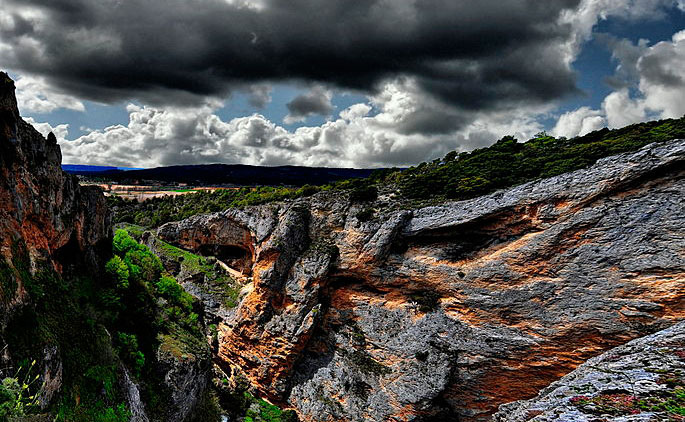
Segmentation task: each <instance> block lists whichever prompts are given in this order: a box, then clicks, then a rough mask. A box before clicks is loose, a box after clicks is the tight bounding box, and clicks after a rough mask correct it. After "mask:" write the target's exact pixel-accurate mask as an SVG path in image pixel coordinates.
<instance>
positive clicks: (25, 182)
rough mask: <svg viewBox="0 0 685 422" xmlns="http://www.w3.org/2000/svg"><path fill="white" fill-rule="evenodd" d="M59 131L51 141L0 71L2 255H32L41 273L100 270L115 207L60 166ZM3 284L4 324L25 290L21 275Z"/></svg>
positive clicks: (0, 308) (0, 307)
mask: <svg viewBox="0 0 685 422" xmlns="http://www.w3.org/2000/svg"><path fill="white" fill-rule="evenodd" d="M61 162H62V154H61V152H60V148H59V146H58V145H57V140H56V139H55V136H54V135H52V134H50V136H48V138H47V139H45V138H44V137H43V136H42V135H41V134H40V133H38V131H36V130H35V129H34V128H33V126H31V125H30V124H28V123H26V122H25V121H24V120H22V119H21V117H20V116H19V110H18V109H17V101H16V98H15V96H14V82H12V80H11V79H10V78H9V77H8V76H7V74H5V73H2V72H0V260H4V261H8V262H11V261H12V260H16V259H17V256H16V255H18V253H20V252H21V253H22V254H27V255H28V257H29V260H30V262H29V267H30V269H31V271H32V272H35V271H36V270H37V269H38V268H39V267H46V266H47V267H48V268H51V269H54V270H55V271H57V272H59V273H64V272H68V271H69V270H70V268H72V267H74V266H81V265H85V266H87V267H90V268H95V267H96V266H97V264H98V261H99V259H100V256H101V255H102V254H101V252H102V251H103V250H107V248H108V243H109V240H110V238H111V223H110V219H111V217H110V213H109V211H108V209H107V204H106V201H105V198H104V196H103V195H102V193H101V192H100V190H99V189H97V188H88V187H82V186H79V183H78V179H77V178H76V177H75V176H70V175H68V174H66V173H64V172H63V171H62V169H61V167H60V165H61ZM3 280H4V283H6V284H4V285H2V286H0V299H1V300H0V330H1V329H2V328H4V325H5V323H6V322H7V318H8V317H9V316H10V315H11V310H12V309H13V308H15V307H18V306H21V305H22V304H23V303H24V301H25V299H26V290H25V289H24V286H23V285H22V280H21V278H20V277H17V278H16V279H13V280H10V277H9V276H8V277H7V278H6V279H3Z"/></svg>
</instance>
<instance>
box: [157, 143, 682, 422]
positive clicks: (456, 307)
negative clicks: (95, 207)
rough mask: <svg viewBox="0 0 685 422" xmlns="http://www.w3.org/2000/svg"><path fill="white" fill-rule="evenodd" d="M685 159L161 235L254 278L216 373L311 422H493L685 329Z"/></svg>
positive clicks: (223, 220)
mask: <svg viewBox="0 0 685 422" xmlns="http://www.w3.org/2000/svg"><path fill="white" fill-rule="evenodd" d="M684 164H685V141H682V140H676V141H672V142H669V143H667V144H661V145H651V146H648V147H645V148H644V149H642V150H640V151H638V152H634V153H627V154H623V155H619V156H615V157H609V158H606V159H603V160H600V161H599V162H598V163H596V165H594V166H593V167H591V168H589V169H585V170H579V171H576V172H573V173H568V174H564V175H561V176H558V177H554V178H550V179H545V180H541V181H536V182H531V183H527V184H524V185H521V186H518V187H515V188H512V189H508V190H504V191H500V192H496V193H494V194H491V195H488V196H485V197H481V198H476V199H473V200H469V201H461V202H452V203H446V204H443V205H440V206H435V207H428V208H423V209H417V210H403V209H400V207H399V206H398V205H397V204H396V203H395V202H393V200H392V199H391V198H382V199H380V200H378V201H375V202H372V203H350V201H349V199H348V197H347V196H346V195H345V194H342V193H330V192H328V193H321V194H317V195H315V196H313V197H310V198H305V199H300V200H297V201H293V202H289V203H281V204H269V205H263V206H256V207H249V208H247V209H244V210H233V209H232V210H228V211H225V212H222V213H217V214H212V215H202V216H196V217H192V218H190V219H188V220H185V221H182V222H178V223H169V224H167V225H164V226H162V227H161V228H160V229H159V231H158V235H159V237H160V238H162V239H164V240H166V241H169V242H171V243H174V244H176V245H179V246H181V247H183V248H186V249H190V250H193V251H197V252H203V251H205V252H212V254H213V255H221V254H220V253H219V254H217V251H219V252H221V251H223V254H224V259H225V262H227V263H228V264H229V265H231V266H233V267H234V268H235V269H236V270H237V271H240V272H241V273H242V274H244V280H243V282H244V287H243V291H242V295H241V301H240V304H239V306H238V307H237V309H235V310H233V311H231V312H227V313H225V315H227V316H226V318H225V319H224V320H223V321H222V322H221V324H220V326H219V349H218V358H219V361H220V362H221V365H222V366H223V367H224V368H225V369H226V370H227V371H226V372H227V373H233V374H236V373H240V374H243V375H244V376H245V377H247V379H248V380H249V382H250V383H251V384H252V385H253V386H254V387H255V388H257V389H258V390H259V391H260V392H261V394H263V395H264V396H265V397H267V398H269V399H270V400H272V401H274V402H276V403H279V404H281V405H285V406H292V407H294V408H295V409H296V410H297V412H298V413H299V415H300V417H301V418H302V419H303V420H305V421H340V420H345V421H368V420H378V421H421V420H425V421H429V420H441V421H457V420H459V421H481V420H482V421H486V420H491V419H492V415H493V413H495V411H496V410H497V408H498V406H499V405H501V404H503V403H508V402H512V401H516V400H521V399H528V398H531V397H534V396H536V395H537V394H538V391H539V390H540V389H542V388H543V387H546V386H547V385H549V384H550V383H551V382H553V381H555V380H558V379H559V378H560V377H562V376H563V375H565V374H567V373H569V372H570V371H572V370H573V369H575V368H576V367H577V366H578V365H580V364H581V363H582V362H584V361H586V360H588V359H589V358H591V357H594V356H597V355H599V354H601V353H602V352H604V351H606V350H608V349H611V348H613V347H615V346H618V345H621V344H624V343H626V342H628V341H630V340H632V339H635V338H638V337H642V336H644V335H647V334H650V333H653V332H656V331H659V330H662V329H664V328H667V327H669V326H670V325H672V324H674V323H675V322H677V321H679V320H681V319H683V317H685V306H684V304H685V302H684V300H683V298H684V297H685V209H684V207H683V205H682V204H683V203H685V182H684V180H683V175H684V174H685V170H684V169H685V165H684ZM368 208H373V209H374V217H373V218H372V219H371V220H370V221H365V222H362V221H359V220H358V218H357V215H358V214H359V212H360V211H362V210H365V209H368ZM220 259H221V257H220Z"/></svg>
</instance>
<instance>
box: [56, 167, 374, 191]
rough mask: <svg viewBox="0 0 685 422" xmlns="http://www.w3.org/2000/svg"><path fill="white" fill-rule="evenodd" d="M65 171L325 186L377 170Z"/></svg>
mask: <svg viewBox="0 0 685 422" xmlns="http://www.w3.org/2000/svg"><path fill="white" fill-rule="evenodd" d="M63 168H64V170H65V171H67V172H69V173H72V174H78V175H82V176H88V177H97V178H103V179H107V180H110V181H115V182H126V183H129V182H136V181H144V180H147V181H158V182H164V183H187V184H189V185H199V186H201V185H213V186H217V185H237V186H253V185H269V186H280V185H284V186H304V185H306V184H309V185H325V184H328V183H331V182H335V181H338V180H344V179H354V178H364V177H369V176H370V175H371V173H372V172H373V169H349V168H326V167H298V166H280V167H261V166H248V165H242V164H232V165H229V164H207V165H192V166H171V167H157V168H153V169H139V170H135V169H134V170H130V169H122V168H118V167H98V166H73V165H72V166H63Z"/></svg>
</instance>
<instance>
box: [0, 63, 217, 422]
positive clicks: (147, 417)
mask: <svg viewBox="0 0 685 422" xmlns="http://www.w3.org/2000/svg"><path fill="white" fill-rule="evenodd" d="M14 91H15V87H14V83H13V81H12V80H11V79H10V78H9V77H8V75H7V74H5V73H0V421H5V420H9V421H24V420H29V421H30V420H36V421H40V420H50V421H58V422H91V421H96V422H98V421H99V422H123V421H135V422H147V421H153V422H154V421H165V422H167V421H176V422H182V421H190V420H193V418H195V419H194V420H203V419H202V416H198V414H199V413H201V410H202V409H200V408H201V407H202V405H203V401H206V394H205V391H206V387H207V384H208V379H209V374H210V370H211V360H210V355H209V348H208V346H207V344H206V341H205V337H204V334H203V333H202V332H201V330H200V328H199V327H201V324H202V321H201V320H200V321H198V315H196V314H195V315H194V316H192V315H193V314H191V317H189V318H188V319H189V322H188V323H187V324H186V326H187V327H186V326H183V327H181V326H180V325H179V324H176V323H175V321H171V320H170V319H171V318H172V317H168V316H165V314H164V311H165V307H169V308H171V304H167V302H166V301H165V300H164V299H163V298H161V297H159V292H158V290H159V289H158V288H157V287H156V286H155V281H156V280H147V279H145V278H144V277H142V276H137V275H136V277H135V278H134V277H133V276H132V278H131V281H130V286H129V281H128V280H126V284H125V285H123V284H121V285H119V286H117V285H116V283H115V280H114V278H113V276H112V274H111V271H110V270H108V268H109V267H110V266H111V265H110V264H107V265H106V263H108V261H111V259H113V258H112V256H113V243H112V237H113V233H112V224H111V213H110V211H109V209H108V206H107V202H106V200H105V197H104V195H103V194H102V192H101V190H99V189H98V188H94V187H84V186H80V185H79V183H78V179H77V177H76V176H73V175H69V174H67V173H65V172H64V171H62V169H61V160H62V155H61V151H60V147H59V145H58V144H57V142H56V139H55V137H54V135H53V134H50V135H49V136H48V137H47V139H46V138H44V137H43V136H42V135H41V134H40V133H38V131H36V130H35V129H34V128H33V127H32V126H31V125H29V124H28V123H26V122H25V121H24V120H22V119H21V117H20V115H19V110H18V109H17V101H16V98H15V93H14ZM130 247H131V248H132V250H133V252H131V254H129V255H127V256H126V258H127V259H128V260H129V261H130V262H132V264H131V265H132V266H133V267H134V268H138V269H139V270H141V269H142V270H146V269H147V267H146V266H145V265H148V264H149V262H152V264H154V261H150V259H148V256H147V255H145V250H144V248H143V247H141V246H139V245H135V244H133V245H130ZM146 259H147V261H145V260H146ZM148 266H149V265H148ZM142 270H141V271H142ZM154 276H155V277H157V279H158V278H159V277H161V276H162V274H160V273H159V272H157V273H156V274H154ZM168 285H169V283H167V286H168ZM172 286H173V284H172ZM186 306H187V307H192V306H193V305H192V304H189V303H187V304H186ZM187 312H188V313H190V310H188V311H187ZM198 312H200V310H198ZM188 344H193V345H194V348H193V349H192V353H191V352H190V351H188V352H187V353H186V349H187V350H191V349H190V348H189V347H188V348H186V346H187V345H188ZM172 346H173V347H172ZM24 384H25V385H26V386H25V385H24ZM216 417H217V418H218V415H217V416H216ZM197 418H199V419H197ZM207 420H210V419H207Z"/></svg>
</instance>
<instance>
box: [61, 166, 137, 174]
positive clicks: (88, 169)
mask: <svg viewBox="0 0 685 422" xmlns="http://www.w3.org/2000/svg"><path fill="white" fill-rule="evenodd" d="M62 170H64V171H66V172H67V173H70V174H78V175H81V176H91V175H99V174H102V173H107V172H113V173H116V172H122V171H129V170H142V169H140V168H130V167H112V166H85V165H81V164H62Z"/></svg>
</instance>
